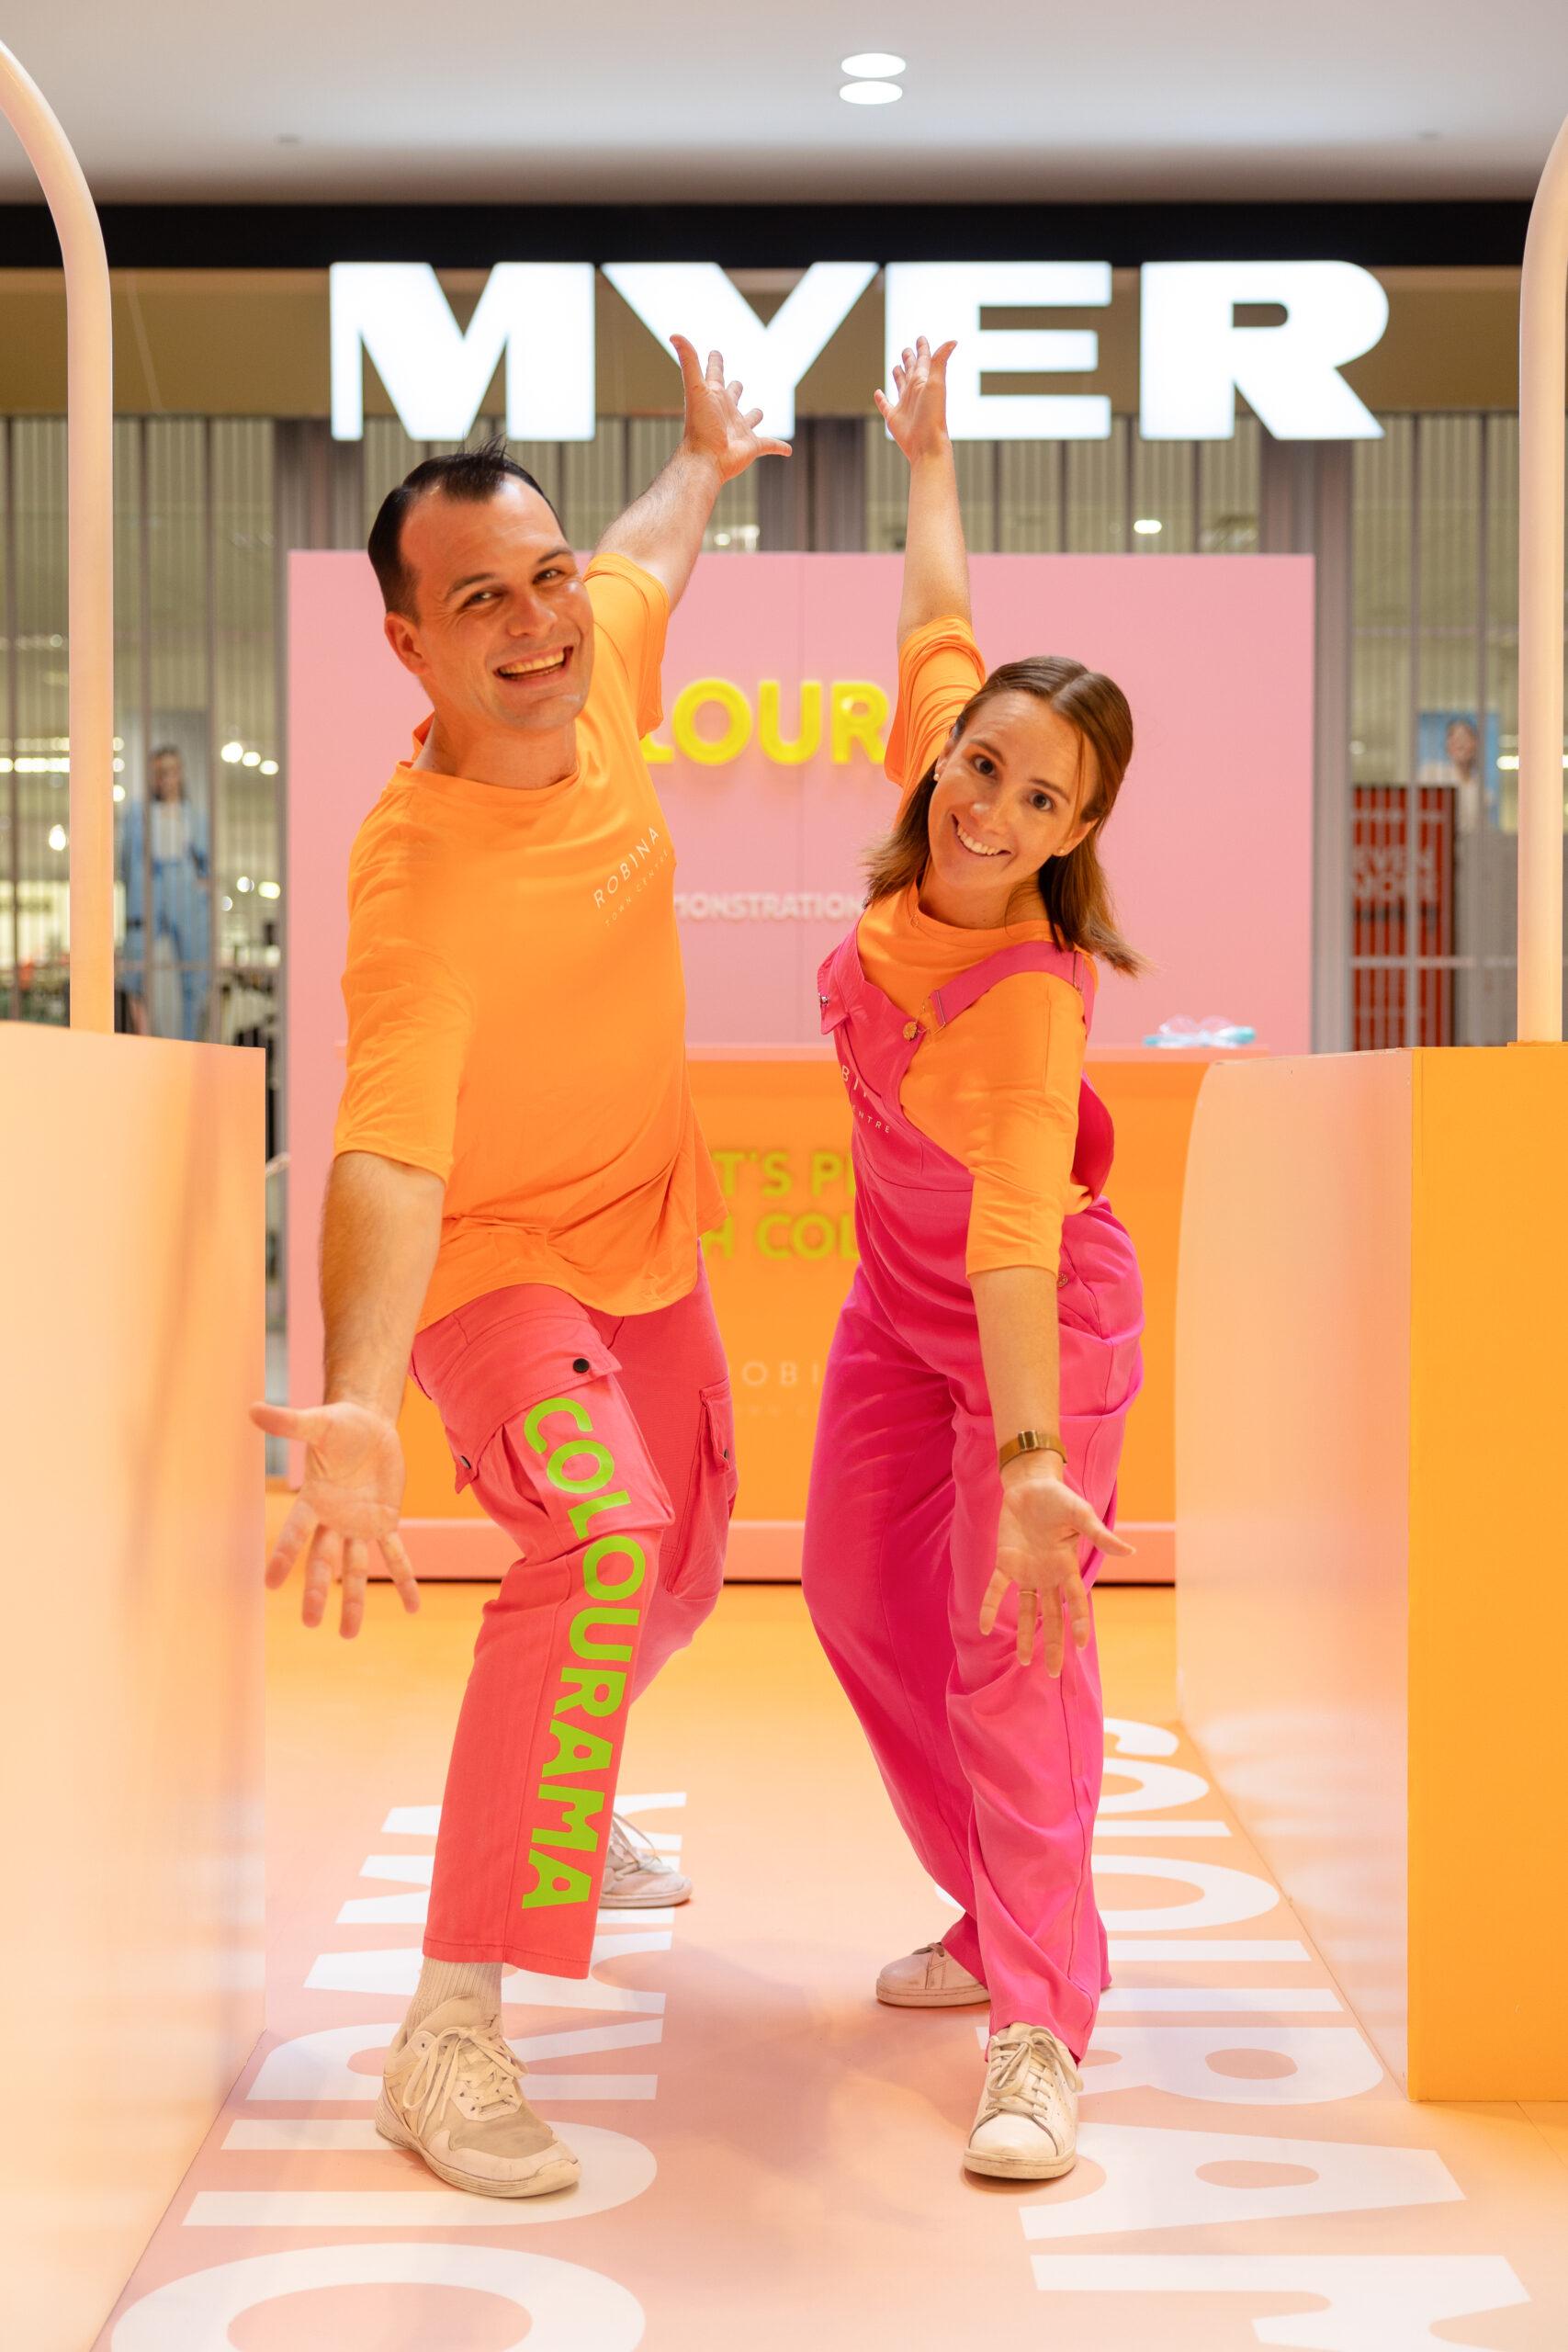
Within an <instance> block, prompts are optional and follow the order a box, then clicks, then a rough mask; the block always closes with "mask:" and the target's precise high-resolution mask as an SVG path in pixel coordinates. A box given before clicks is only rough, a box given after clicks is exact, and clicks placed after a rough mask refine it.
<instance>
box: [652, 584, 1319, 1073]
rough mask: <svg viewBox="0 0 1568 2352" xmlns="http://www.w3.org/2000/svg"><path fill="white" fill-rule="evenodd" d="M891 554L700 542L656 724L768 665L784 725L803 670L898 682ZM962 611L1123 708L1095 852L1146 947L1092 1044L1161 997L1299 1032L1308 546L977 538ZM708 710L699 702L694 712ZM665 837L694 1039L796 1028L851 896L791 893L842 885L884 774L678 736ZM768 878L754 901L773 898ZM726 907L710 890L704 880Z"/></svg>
mask: <svg viewBox="0 0 1568 2352" xmlns="http://www.w3.org/2000/svg"><path fill="white" fill-rule="evenodd" d="M899 571H900V559H899V558H898V557H897V556H891V555H890V556H863V555H807V556H799V555H777V556H757V557H753V558H751V559H750V560H747V562H746V564H745V567H744V571H743V573H742V574H741V575H740V576H739V577H737V573H736V567H735V566H733V565H729V564H723V563H718V562H708V563H705V564H700V565H699V566H698V568H697V571H696V575H695V577H694V580H693V582H692V585H691V587H690V588H689V589H688V591H687V593H686V595H685V598H684V600H683V601H682V605H681V606H680V608H679V610H678V611H677V612H676V614H675V616H674V617H673V619H672V621H671V629H670V650H669V656H668V659H667V661H666V663H665V671H664V676H665V696H664V702H665V710H666V714H667V723H666V725H665V726H664V727H663V728H661V729H660V730H659V741H660V742H661V743H665V744H668V743H669V741H670V728H669V724H668V714H669V713H671V712H672V711H673V709H674V707H675V702H676V698H677V696H678V695H679V694H680V692H681V690H682V687H683V686H686V685H689V684H692V683H693V682H694V681H695V680H698V679H703V678H718V679H723V680H725V681H727V682H728V683H730V684H735V685H738V686H739V687H740V689H741V690H742V692H743V693H744V694H745V695H747V697H748V699H749V701H750V705H751V708H752V711H753V713H754V714H755V713H756V712H757V711H758V709H759V701H760V697H759V688H760V686H761V683H762V681H764V680H767V679H773V680H776V681H778V682H779V684H780V688H781V694H780V701H781V719H780V731H781V732H782V734H783V735H784V737H785V738H786V739H787V738H789V737H792V736H794V735H795V734H796V732H797V731H798V725H799V721H798V717H797V713H798V709H799V699H798V682H799V681H800V680H801V679H813V680H816V681H818V683H819V684H821V686H822V688H823V693H824V700H825V705H826V701H827V698H828V696H829V694H830V690H831V687H832V685H833V683H834V682H835V681H840V682H853V681H857V680H868V681H872V682H874V683H875V684H879V685H880V686H881V688H882V689H883V691H884V693H885V694H886V697H887V700H888V702H889V704H891V703H892V701H893V699H894V695H895V691H896V684H897V664H896V654H895V650H894V623H895V616H896V614H897V603H898V579H899ZM973 571H974V594H975V622H976V634H977V636H978V638H979V641H980V646H981V650H982V651H983V652H984V654H985V657H986V660H987V662H988V663H989V664H991V665H992V666H993V667H994V666H995V665H996V664H997V663H998V662H1009V661H1014V660H1016V659H1018V657H1019V656H1021V655H1022V654H1026V653H1044V652H1051V653H1070V654H1073V655H1075V656H1077V659H1079V660H1080V661H1084V662H1088V663H1089V665H1090V666H1091V667H1092V668H1095V669H1101V670H1105V671H1108V672H1109V673H1110V674H1111V676H1112V677H1113V678H1115V679H1116V680H1117V681H1118V683H1119V684H1121V685H1122V687H1123V689H1124V690H1125V692H1126V694H1127V696H1128V699H1129V701H1130V702H1131V704H1132V706H1133V714H1134V725H1135V728H1136V732H1137V749H1136V751H1135V752H1134V759H1133V764H1132V767H1131V769H1130V770H1129V772H1128V776H1127V781H1126V784H1125V785H1124V786H1123V788H1122V798H1121V801H1120V803H1119V805H1118V809H1117V812H1116V815H1115V818H1114V819H1113V820H1112V822H1111V827H1110V828H1109V831H1108V832H1107V835H1106V842H1105V863H1106V865H1107V868H1108V870H1109V872H1110V875H1111V883H1112V886H1113V888H1114V890H1115V894H1116V899H1117V905H1118V909H1119V911H1120V914H1121V918H1122V925H1123V928H1124V930H1125V931H1126V933H1127V934H1128V936H1129V937H1130V938H1131V939H1132V940H1133V941H1134V944H1136V945H1137V946H1138V947H1140V948H1141V949H1142V950H1143V952H1144V953H1145V956H1148V958H1149V959H1150V962H1151V965H1152V967H1153V969H1152V970H1151V971H1150V972H1149V974H1148V975H1147V976H1146V977H1145V978H1144V979H1143V980H1141V981H1138V982H1135V983H1134V982H1128V981H1125V980H1121V979H1118V978H1116V977H1115V976H1114V975H1107V976H1106V980H1105V985H1104V986H1103V987H1102V989H1101V992H1100V1004H1099V1010H1098V1012H1097V1013H1096V1018H1095V1037H1096V1042H1097V1043H1099V1044H1100V1045H1107V1046H1131V1045H1137V1044H1140V1043H1141V1042H1142V1040H1143V1038H1144V1037H1145V1035H1147V1034H1148V1033H1149V1032H1150V1031H1152V1030H1153V1029H1155V1028H1156V1027H1157V1026H1158V1024H1159V1023H1160V1022H1162V1021H1163V1020H1165V1019H1166V1018H1167V1017H1168V1015H1169V1014H1171V1013H1178V1012H1184V1013H1190V1014H1191V1015H1192V1016H1194V1017H1195V1018H1201V1017H1202V1016H1203V1015H1204V1014H1206V1013H1212V1012H1223V1013H1225V1014H1228V1015H1229V1016H1230V1017H1231V1018H1232V1019H1233V1020H1236V1021H1243V1022H1248V1023H1251V1024H1252V1026H1253V1027H1254V1028H1256V1030H1257V1031H1258V1037H1259V1039H1260V1040H1261V1041H1262V1042H1263V1043H1264V1044H1265V1045H1267V1046H1269V1047H1271V1048H1272V1049H1273V1050H1275V1051H1277V1052H1281V1053H1293V1052H1301V1051H1304V1050H1305V1049H1306V1048H1307V1047H1308V1046H1309V1045H1310V1042H1311V1040H1310V999H1311V978H1312V778H1313V663H1314V648H1313V620H1312V608H1313V570H1312V560H1311V558H1310V557H1306V556H1228V557H1227V556H1165V557H1160V558H1158V559H1152V558H1149V557H1134V556H1038V555H1019V556H1006V555H1002V556H978V557H976V558H975V560H974V565H973ZM720 719H721V714H720V713H719V712H718V711H717V710H716V709H715V710H711V711H709V712H708V713H707V714H706V716H705V718H702V719H700V720H699V722H698V725H699V728H700V729H701V730H702V731H704V732H705V733H706V734H708V735H709V736H713V735H716V734H717V733H719V731H720ZM655 773H656V776H657V779H658V784H659V789H660V795H661V797H662V798H663V800H664V805H665V808H666V809H667V811H668V813H669V817H670V824H671V833H672V835H673V837H674V840H675V844H676V847H677V849H678V850H679V852H680V855H681V871H680V877H679V881H678V884H677V888H678V889H679V890H680V892H681V894H682V904H683V907H684V909H685V912H684V914H683V919H682V940H683V944H684V950H685V956H686V971H687V978H688V985H689V990H690V996H691V1020H690V1023H689V1034H690V1036H691V1039H692V1042H693V1043H694V1045H702V1046H734V1047H742V1048H743V1047H745V1046H750V1045H759V1044H772V1045H782V1044H789V1043H803V1042H805V1041H806V1040H807V1037H808V1036H810V1035H813V1034H814V1031H815V1021H814V1005H815V992H814V989H813V986H812V980H813V976H814V974H815V972H816V969H817V966H818V963H819V961H820V960H821V958H822V956H824V955H825V954H826V953H827V951H828V949H829V947H830V946H831V945H832V944H834V942H835V941H836V940H837V939H838V938H840V936H841V935H842V933H843V931H844V929H845V927H846V918H845V916H844V915H843V914H842V913H841V912H835V913H834V914H833V915H832V916H831V917H830V918H828V919H822V918H819V917H818V916H816V915H814V914H813V913H812V912H811V911H810V909H809V904H808V905H807V906H806V907H802V906H801V905H800V903H799V902H800V900H801V899H802V897H803V896H804V897H806V898H807V900H809V899H810V898H811V896H812V895H813V894H830V895H832V896H834V897H835V898H837V899H840V900H841V899H845V898H848V899H854V898H855V897H856V895H857V894H858V890H859V876H860V866H861V858H862V854H863V849H864V846H865V844H866V842H868V841H870V840H872V839H873V838H874V836H875V835H876V834H877V833H879V832H880V831H883V830H884V829H885V828H886V825H887V824H888V823H889V822H890V820H891V818H892V815H893V813H894V809H895V802H894V798H893V795H892V792H891V790H890V788H889V787H888V786H887V785H886V782H885V781H884V780H883V779H882V777H881V776H880V775H878V773H877V772H876V770H875V769H874V767H873V765H872V763H870V761H869V760H868V759H867V758H866V757H865V756H864V754H863V752H861V751H860V750H859V749H858V748H854V749H852V751H851V754H850V757H849V759H848V761H847V762H846V763H837V762H835V761H834V760H833V759H832V757H831V752H830V729H829V718H828V715H827V710H826V707H825V709H824V718H823V740H822V744H821V747H820V748H819V749H818V752H817V753H816V755H815V756H814V757H813V758H811V759H810V760H808V761H807V762H806V763H803V764H801V765H798V766H793V765H788V766H786V765H781V764H780V763H778V762H777V760H776V759H772V758H769V757H767V756H766V755H765V753H764V751H763V749H762V747H761V743H760V741H759V740H758V736H757V734H756V733H755V732H754V733H753V735H752V737H751V740H750V742H749V743H748V745H747V747H746V748H745V749H744V750H743V751H742V752H739V755H738V756H737V757H736V758H734V759H733V760H731V761H728V762H727V763H725V764H724V765H723V766H718V767H710V766H705V765H701V764H697V763H694V762H692V761H691V760H689V759H686V758H683V757H682V756H681V755H680V753H679V752H677V753H676V756H675V757H674V758H673V760H671V762H670V763H669V764H668V765H662V766H660V767H659V768H658V769H657V770H656V771H655ZM769 899H771V900H772V901H773V904H772V906H771V908H770V907H769V906H768V905H767V901H768V900H769ZM715 901H718V902H719V903H718V905H717V906H716V905H715V903H714V902H715Z"/></svg>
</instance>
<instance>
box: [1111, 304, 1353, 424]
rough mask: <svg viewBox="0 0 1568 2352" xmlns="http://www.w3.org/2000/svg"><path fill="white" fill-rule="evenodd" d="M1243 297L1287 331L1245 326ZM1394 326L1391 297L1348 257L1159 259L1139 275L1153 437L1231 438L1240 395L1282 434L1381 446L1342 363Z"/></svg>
mask: <svg viewBox="0 0 1568 2352" xmlns="http://www.w3.org/2000/svg"><path fill="white" fill-rule="evenodd" d="M1238 302H1271V303H1279V304H1281V305H1282V306H1283V308H1284V310H1285V311H1286V312H1287V314H1288V315H1287V316H1286V319H1285V322H1284V324H1283V325H1282V326H1272V327H1238V326H1237V325H1236V324H1235V305H1236V303H1238ZM1387 324H1388V296H1387V295H1386V294H1385V293H1384V292H1383V290H1382V287H1381V286H1380V285H1379V284H1378V281H1377V279H1376V278H1375V277H1372V275H1371V272H1370V271H1369V270H1365V269H1358V268H1357V267H1356V266H1355V264H1354V263H1353V262H1348V261H1235V262H1232V261H1161V262H1149V263H1145V267H1144V281H1143V390H1142V413H1141V415H1140V418H1139V424H1140V426H1141V429H1142V432H1143V435H1144V438H1145V441H1228V440H1229V439H1230V437H1231V435H1233V434H1234V433H1235V395H1236V393H1237V392H1238V391H1239V392H1243V393H1245V395H1246V396H1247V400H1248V401H1250V403H1251V405H1252V407H1253V409H1254V410H1255V411H1256V413H1257V414H1258V416H1259V417H1260V418H1261V419H1262V421H1263V423H1264V424H1266V425H1267V426H1268V428H1269V432H1270V433H1271V434H1273V435H1274V437H1275V439H1276V440H1277V441H1378V440H1381V439H1382V425H1381V424H1379V423H1378V421H1377V419H1376V417H1375V416H1373V414H1372V413H1371V410H1370V409H1368V408H1366V407H1365V406H1364V405H1363V404H1362V402H1361V401H1359V400H1358V399H1357V398H1356V395H1355V393H1354V392H1353V391H1352V390H1350V387H1349V385H1348V383H1347V382H1346V381H1345V379H1344V378H1343V376H1341V375H1340V374H1339V373H1338V370H1339V368H1341V367H1342V366H1343V365H1344V363H1345V361H1346V360H1348V359H1359V357H1360V356H1361V354H1362V352H1363V351H1370V350H1371V347H1372V345H1373V344H1374V343H1376V342H1377V340H1378V338H1379V336H1380V335H1381V334H1382V331H1383V329H1384V327H1385V326H1386V325H1387Z"/></svg>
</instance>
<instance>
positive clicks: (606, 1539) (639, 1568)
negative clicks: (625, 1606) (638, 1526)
mask: <svg viewBox="0 0 1568 2352" xmlns="http://www.w3.org/2000/svg"><path fill="white" fill-rule="evenodd" d="M612 1552H619V1553H621V1554H622V1555H624V1556H625V1557H626V1559H627V1560H628V1561H630V1563H631V1566H630V1568H629V1569H628V1571H627V1574H626V1582H625V1583H624V1584H601V1583H600V1581H599V1563H600V1561H601V1560H603V1559H604V1558H605V1557H607V1555H609V1554H611V1553H612ZM647 1574H648V1558H647V1555H646V1554H645V1553H644V1551H643V1548H642V1545H641V1544H639V1543H638V1542H637V1537H636V1536H635V1535H601V1537H600V1538H599V1541H598V1543H597V1544H590V1545H589V1547H588V1550H587V1552H586V1553H585V1554H584V1555H583V1561H582V1581H583V1585H584V1587H585V1589H587V1590H588V1591H589V1592H591V1593H592V1595H593V1598H594V1600H625V1599H626V1596H627V1594H628V1593H633V1592H635V1591H636V1590H637V1587H638V1585H639V1584H640V1583H641V1582H642V1580H643V1578H644V1577H645V1576H646V1575H647ZM633 1613H634V1614H635V1613H636V1612H635V1611H634V1612H633Z"/></svg>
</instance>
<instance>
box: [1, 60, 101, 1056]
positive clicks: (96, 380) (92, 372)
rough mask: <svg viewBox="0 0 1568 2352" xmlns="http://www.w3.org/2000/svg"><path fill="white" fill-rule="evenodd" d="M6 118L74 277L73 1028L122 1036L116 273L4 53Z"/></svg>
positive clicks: (27, 82) (70, 392)
mask: <svg viewBox="0 0 1568 2352" xmlns="http://www.w3.org/2000/svg"><path fill="white" fill-rule="evenodd" d="M0 111H3V112H4V113H5V115H6V118H7V119H8V120H9V122H10V125H11V128H12V130H14V131H15V132H16V134H17V138H18V139H19V140H20V141H21V142H22V145H23V146H24V147H25V148H26V149H27V152H28V162H29V163H30V164H31V165H32V167H33V169H34V171H35V172H36V173H37V174H38V176H39V187H41V188H42V190H43V193H44V197H45V199H46V200H47V202H48V205H49V209H50V211H51V214H52V215H53V217H54V226H55V230H56V232H57V234H58V235H59V238H60V254H61V259H62V262H63V263H64V266H65V346H66V359H65V372H66V394H65V404H66V411H67V416H66V470H67V504H68V507H69V510H70V511H69V519H68V537H69V550H70V583H69V603H68V612H69V619H68V621H67V625H66V626H67V629H68V632H69V643H70V654H69V663H70V672H71V688H70V729H71V1026H72V1027H73V1029H96V1030H100V1031H102V1032H103V1033H104V1034H105V1035H107V1033H108V1032H109V1031H110V1030H112V1028H113V1027H114V389H113V374H112V366H111V356H110V355H111V351H112V348H113V335H112V328H111V320H110V311H109V265H108V256H107V254H106V253H105V251H104V232H103V230H102V229H101V227H100V226H99V223H98V214H97V208H96V205H95V204H94V202H93V198H92V191H91V190H90V189H89V187H88V186H87V182H86V179H85V175H84V174H83V170H82V166H81V164H79V163H78V162H77V160H76V154H75V151H74V149H73V146H72V144H71V141H69V139H67V138H66V136H65V133H64V131H63V130H62V129H61V127H60V123H59V121H58V119H56V116H55V113H54V110H53V108H52V107H51V105H50V103H49V101H48V99H47V98H46V97H45V96H44V95H43V92H42V91H41V90H40V89H39V86H38V84H37V83H36V82H35V81H34V80H33V78H32V75H31V74H28V72H27V71H26V69H25V68H24V67H23V66H21V65H20V64H18V62H17V59H16V58H15V57H14V56H13V55H12V53H11V51H9V50H8V49H7V48H6V46H5V44H4V42H0Z"/></svg>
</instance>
